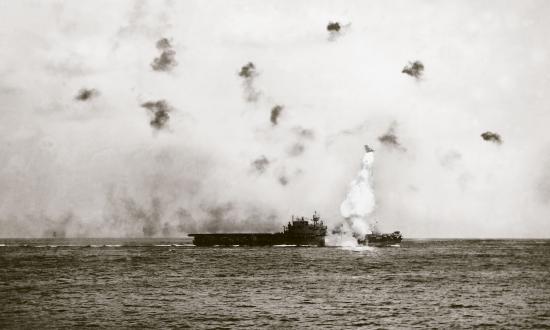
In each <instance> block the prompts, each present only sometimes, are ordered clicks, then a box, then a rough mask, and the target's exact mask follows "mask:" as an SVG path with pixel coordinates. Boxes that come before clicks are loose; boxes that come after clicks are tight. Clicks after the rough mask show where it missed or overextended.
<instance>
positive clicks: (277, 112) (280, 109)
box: [269, 105, 283, 126]
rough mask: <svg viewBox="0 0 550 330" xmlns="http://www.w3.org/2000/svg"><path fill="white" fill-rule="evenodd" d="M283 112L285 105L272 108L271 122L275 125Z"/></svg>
mask: <svg viewBox="0 0 550 330" xmlns="http://www.w3.org/2000/svg"><path fill="white" fill-rule="evenodd" d="M282 112H283V106H281V105H276V106H274V107H273V108H272V109H271V117H270V118H269V119H270V120H271V123H272V124H273V126H275V125H277V124H278V120H279V116H280V115H281V113H282Z"/></svg>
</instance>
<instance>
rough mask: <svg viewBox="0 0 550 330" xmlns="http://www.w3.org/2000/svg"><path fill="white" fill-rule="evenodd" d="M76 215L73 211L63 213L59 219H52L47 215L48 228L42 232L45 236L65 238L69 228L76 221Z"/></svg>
mask: <svg viewBox="0 0 550 330" xmlns="http://www.w3.org/2000/svg"><path fill="white" fill-rule="evenodd" d="M75 220H76V219H75V217H74V214H73V213H72V212H68V213H66V214H64V215H62V216H61V217H60V218H59V219H51V218H49V217H46V219H45V221H46V226H47V229H46V230H45V231H44V232H43V233H42V236H43V237H54V238H55V237H57V238H63V237H65V235H66V233H67V228H68V227H69V226H71V225H72V224H73V223H74V222H75Z"/></svg>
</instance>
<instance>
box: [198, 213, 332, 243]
mask: <svg viewBox="0 0 550 330" xmlns="http://www.w3.org/2000/svg"><path fill="white" fill-rule="evenodd" d="M326 235H327V226H325V225H324V224H323V221H322V220H321V217H320V216H319V214H318V213H317V212H315V213H313V217H312V218H311V219H306V218H305V217H296V218H295V217H294V216H293V217H292V220H291V221H290V222H289V223H288V225H287V226H284V227H283V231H282V232H279V233H223V234H220V233H216V234H189V236H191V237H193V244H194V245H195V246H272V245H296V246H325V236H326Z"/></svg>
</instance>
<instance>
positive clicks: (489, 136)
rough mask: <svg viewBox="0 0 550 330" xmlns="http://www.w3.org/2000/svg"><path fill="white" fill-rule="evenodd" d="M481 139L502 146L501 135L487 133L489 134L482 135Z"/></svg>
mask: <svg viewBox="0 0 550 330" xmlns="http://www.w3.org/2000/svg"><path fill="white" fill-rule="evenodd" d="M481 137H482V138H483V140H485V141H490V142H494V143H496V144H501V143H502V139H501V138H500V135H499V134H498V133H494V132H490V131H487V132H485V133H483V134H481Z"/></svg>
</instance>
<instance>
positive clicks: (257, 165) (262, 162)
mask: <svg viewBox="0 0 550 330" xmlns="http://www.w3.org/2000/svg"><path fill="white" fill-rule="evenodd" d="M269 163H270V162H269V159H267V157H265V156H263V155H262V156H260V157H259V158H257V159H255V160H254V161H252V164H251V165H252V168H253V169H254V171H256V172H257V173H259V174H262V173H264V172H265V171H266V170H267V167H268V166H269Z"/></svg>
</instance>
